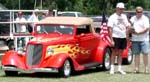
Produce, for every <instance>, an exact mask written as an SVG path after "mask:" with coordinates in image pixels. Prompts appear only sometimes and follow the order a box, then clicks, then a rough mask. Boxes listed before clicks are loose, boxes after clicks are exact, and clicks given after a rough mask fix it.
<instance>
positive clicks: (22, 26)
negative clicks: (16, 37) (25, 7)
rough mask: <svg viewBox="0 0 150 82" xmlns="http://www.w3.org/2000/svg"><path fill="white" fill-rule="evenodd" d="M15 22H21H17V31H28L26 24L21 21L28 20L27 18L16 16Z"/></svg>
mask: <svg viewBox="0 0 150 82" xmlns="http://www.w3.org/2000/svg"><path fill="white" fill-rule="evenodd" d="M15 22H17V23H20V24H16V27H17V29H16V31H17V32H26V25H25V24H21V22H22V23H24V22H26V19H25V18H24V17H21V18H19V17H18V18H16V20H15Z"/></svg>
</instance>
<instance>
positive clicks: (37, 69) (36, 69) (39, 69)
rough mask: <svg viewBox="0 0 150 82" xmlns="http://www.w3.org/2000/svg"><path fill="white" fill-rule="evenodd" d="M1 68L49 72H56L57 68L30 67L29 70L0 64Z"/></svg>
mask: <svg viewBox="0 0 150 82" xmlns="http://www.w3.org/2000/svg"><path fill="white" fill-rule="evenodd" d="M2 70H6V71H19V72H51V73H58V69H57V68H32V69H29V70H23V69H20V68H17V67H10V66H2Z"/></svg>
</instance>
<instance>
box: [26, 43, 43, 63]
mask: <svg viewBox="0 0 150 82" xmlns="http://www.w3.org/2000/svg"><path fill="white" fill-rule="evenodd" d="M41 58H42V45H41V44H36V45H29V46H28V48H27V65H30V66H31V65H38V64H39V63H40V61H41Z"/></svg>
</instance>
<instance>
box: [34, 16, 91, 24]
mask: <svg viewBox="0 0 150 82" xmlns="http://www.w3.org/2000/svg"><path fill="white" fill-rule="evenodd" d="M37 24H68V25H89V24H93V20H92V19H91V18H87V17H46V18H44V19H42V20H41V21H39V22H38V23H37Z"/></svg>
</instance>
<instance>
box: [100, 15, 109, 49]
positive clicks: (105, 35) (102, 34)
mask: <svg viewBox="0 0 150 82" xmlns="http://www.w3.org/2000/svg"><path fill="white" fill-rule="evenodd" d="M100 38H101V39H102V40H103V41H104V42H106V43H107V44H108V45H109V46H111V39H110V36H109V32H108V27H107V23H106V17H105V14H104V13H103V19H102V25H101V31H100Z"/></svg>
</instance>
